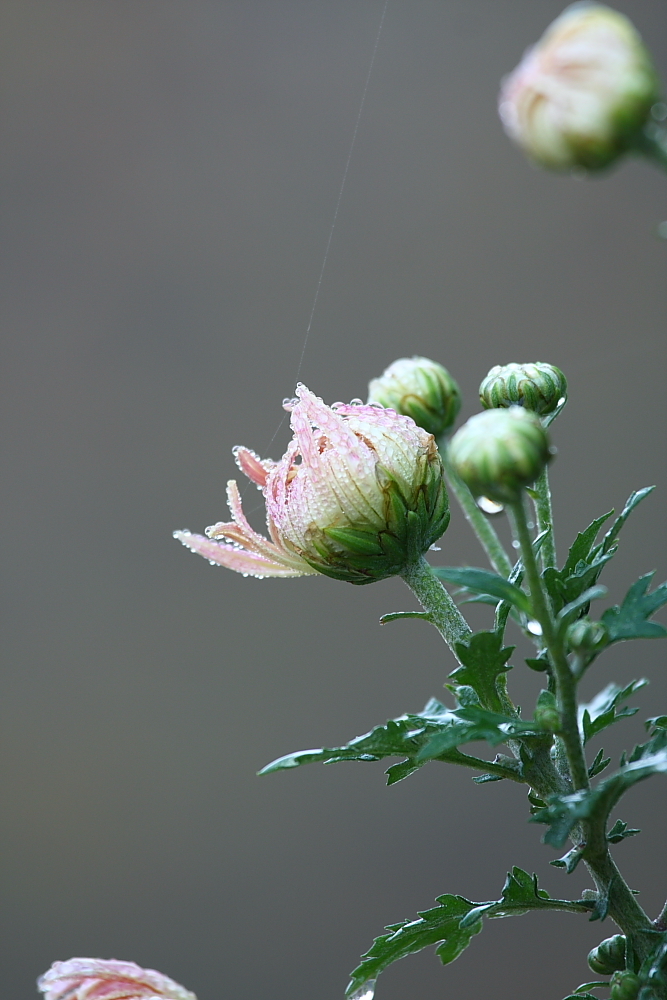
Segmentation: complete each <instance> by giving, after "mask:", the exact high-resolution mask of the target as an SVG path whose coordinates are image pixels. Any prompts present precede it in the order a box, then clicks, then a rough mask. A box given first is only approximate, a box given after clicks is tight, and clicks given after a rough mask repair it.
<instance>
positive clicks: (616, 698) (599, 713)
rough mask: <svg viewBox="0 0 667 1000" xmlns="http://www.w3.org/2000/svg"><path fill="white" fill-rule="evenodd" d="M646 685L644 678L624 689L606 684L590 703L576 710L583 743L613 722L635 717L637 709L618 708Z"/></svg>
mask: <svg viewBox="0 0 667 1000" xmlns="http://www.w3.org/2000/svg"><path fill="white" fill-rule="evenodd" d="M647 684H648V681H647V680H646V679H644V678H642V680H639V681H632V682H631V683H630V684H628V685H627V686H626V687H624V688H622V687H620V686H619V685H618V684H608V685H607V686H606V688H604V689H603V690H602V691H600V692H599V694H597V695H596V696H595V698H593V700H592V701H590V702H588V704H582V705H580V706H579V709H578V716H579V729H580V730H581V734H582V737H583V740H584V743H588V741H589V740H590V739H592V737H593V736H596V735H597V734H598V733H601V732H602V731H603V730H604V729H607V727H608V726H611V725H613V723H614V722H618V720H619V719H627V718H630V716H632V715H635V714H636V713H637V712H638V711H639V709H638V708H627V707H625V708H619V706H620V705H622V704H623V702H624V701H627V699H628V698H630V697H631V696H632V695H633V694H635V693H636V692H637V691H640V690H641V689H642V688H643V687H646V685H647Z"/></svg>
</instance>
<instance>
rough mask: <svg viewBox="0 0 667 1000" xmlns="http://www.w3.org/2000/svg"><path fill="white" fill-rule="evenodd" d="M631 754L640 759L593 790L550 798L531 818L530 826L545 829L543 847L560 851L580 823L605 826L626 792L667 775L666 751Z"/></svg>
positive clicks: (652, 748)
mask: <svg viewBox="0 0 667 1000" xmlns="http://www.w3.org/2000/svg"><path fill="white" fill-rule="evenodd" d="M635 750H636V751H639V752H640V756H638V757H637V758H636V759H635V760H633V761H631V762H630V763H628V764H625V765H624V766H622V767H620V768H619V769H618V771H616V772H615V773H614V774H611V775H610V776H609V777H608V778H606V779H605V780H603V781H601V782H600V784H599V785H598V786H597V787H596V788H593V789H591V790H590V791H579V792H572V793H571V794H570V795H552V796H550V798H549V800H548V803H547V805H546V807H545V808H544V809H539V810H538V811H537V812H536V813H535V814H534V815H533V816H532V817H531V822H532V823H546V824H547V825H548V827H549V829H548V830H547V832H546V833H545V835H544V838H543V840H544V843H545V844H551V845H552V847H556V848H560V847H563V846H564V844H565V842H566V840H567V838H568V837H569V835H570V833H571V831H572V828H573V827H574V826H575V825H576V824H577V823H579V822H581V821H582V820H592V821H596V822H600V823H606V821H607V817H608V816H609V813H610V812H611V810H612V809H613V807H614V806H615V805H616V803H617V802H618V800H619V799H620V798H621V796H622V795H623V793H624V792H626V791H627V789H628V788H631V787H632V785H635V784H636V783H637V782H638V781H643V780H644V779H645V778H649V777H650V776H651V775H652V774H667V748H665V747H662V748H661V749H658V750H656V748H655V744H654V743H653V742H649V743H647V744H645V745H644V746H643V747H641V748H635Z"/></svg>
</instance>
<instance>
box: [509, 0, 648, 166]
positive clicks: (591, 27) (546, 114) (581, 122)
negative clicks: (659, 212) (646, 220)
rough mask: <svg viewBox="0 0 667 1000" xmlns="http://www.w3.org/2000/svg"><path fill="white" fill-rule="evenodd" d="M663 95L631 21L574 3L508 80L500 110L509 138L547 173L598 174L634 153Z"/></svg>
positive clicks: (590, 5) (608, 10) (602, 7)
mask: <svg viewBox="0 0 667 1000" xmlns="http://www.w3.org/2000/svg"><path fill="white" fill-rule="evenodd" d="M658 96H659V89H658V80H657V76H656V72H655V69H654V68H653V64H652V62H651V58H650V56H649V54H648V53H647V51H646V49H645V48H644V46H643V44H642V41H641V38H640V37H639V35H638V33H637V31H636V30H635V28H634V26H633V25H632V23H631V22H630V21H629V20H628V18H627V17H625V16H624V15H623V14H620V13H619V12H618V11H615V10H612V9H611V8H610V7H606V6H605V5H604V4H599V3H575V4H572V6H571V7H567V8H566V10H564V11H563V13H562V14H561V15H560V17H558V18H556V20H555V21H554V22H553V24H551V25H550V26H549V27H548V28H547V30H546V32H545V33H544V35H543V36H542V38H541V39H540V41H539V42H538V43H537V44H536V45H535V46H534V47H533V48H531V49H529V50H528V51H527V52H526V54H525V56H524V57H523V59H522V61H521V63H520V64H519V66H517V68H516V69H515V70H514V72H513V73H511V74H510V76H508V77H507V78H506V79H505V80H504V81H503V85H502V89H501V93H500V100H499V110H500V117H501V118H502V121H503V124H504V126H505V130H506V131H507V133H508V134H509V135H510V136H511V138H512V139H514V140H515V141H516V142H517V143H518V144H519V145H520V146H522V147H523V148H524V150H525V151H526V153H527V154H528V155H529V156H530V157H531V158H532V159H533V160H535V161H536V162H537V163H539V164H540V165H541V166H543V167H549V168H551V169H553V170H571V169H573V168H576V167H579V168H584V169H586V170H598V169H601V168H603V167H606V166H608V165H609V164H610V163H612V162H613V161H614V160H615V159H616V158H617V157H618V156H620V155H621V154H622V153H624V152H626V151H627V150H628V149H629V148H631V146H632V145H633V143H634V142H635V141H636V139H637V137H638V135H639V133H640V132H641V129H642V127H643V126H644V124H645V123H646V121H647V118H648V115H649V111H650V108H651V105H652V104H653V103H654V101H656V100H658Z"/></svg>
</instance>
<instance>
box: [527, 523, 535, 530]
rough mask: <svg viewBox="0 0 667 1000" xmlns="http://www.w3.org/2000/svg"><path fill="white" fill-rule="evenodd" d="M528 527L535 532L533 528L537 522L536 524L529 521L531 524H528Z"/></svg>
mask: <svg viewBox="0 0 667 1000" xmlns="http://www.w3.org/2000/svg"><path fill="white" fill-rule="evenodd" d="M528 527H529V528H530V530H531V531H532V530H533V528H534V527H535V522H534V521H529V522H528Z"/></svg>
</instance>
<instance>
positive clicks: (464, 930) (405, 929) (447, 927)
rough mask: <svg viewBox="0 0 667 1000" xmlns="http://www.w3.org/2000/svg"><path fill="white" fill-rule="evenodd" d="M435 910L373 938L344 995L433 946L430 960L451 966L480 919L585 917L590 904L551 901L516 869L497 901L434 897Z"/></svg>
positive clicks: (391, 926)
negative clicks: (554, 913)
mask: <svg viewBox="0 0 667 1000" xmlns="http://www.w3.org/2000/svg"><path fill="white" fill-rule="evenodd" d="M436 902H437V903H438V906H435V907H433V908H432V909H430V910H425V911H423V912H421V913H419V914H418V915H417V919H416V920H405V921H401V922H400V923H397V924H389V925H388V926H387V928H386V930H387V931H388V933H387V934H382V935H380V937H378V938H376V939H375V941H374V942H373V944H372V946H371V948H370V949H369V951H367V952H366V954H365V955H363V956H362V960H361V963H360V964H359V965H358V967H357V968H356V969H355V970H354V972H353V973H352V978H351V980H350V983H349V985H348V987H347V990H346V995H347V996H348V997H349V996H351V995H355V996H356V995H357V993H358V992H359V991H361V990H362V989H363V987H364V986H366V985H370V984H371V983H374V982H375V980H376V979H377V977H378V976H379V975H380V973H381V972H383V971H384V970H385V969H386V968H387V967H388V966H389V965H391V964H392V963H393V962H396V961H398V960H399V959H401V958H405V957H406V956H407V955H413V954H415V953H416V952H418V951H422V950H423V949H424V948H428V947H429V946H430V945H433V944H435V945H437V948H436V954H437V955H438V957H439V958H440V961H441V962H442V963H443V965H447V964H448V963H449V962H453V961H454V960H455V959H456V958H458V957H459V955H460V954H461V952H462V951H463V950H464V949H465V948H466V947H467V946H468V945H469V943H470V940H471V938H472V937H473V936H474V935H475V934H477V933H479V931H480V930H481V929H482V922H483V920H482V918H483V917H485V916H488V917H509V916H519V915H521V914H522V913H526V912H527V911H528V910H565V911H569V912H575V913H585V912H589V911H590V909H591V906H592V904H590V903H588V902H587V901H585V900H567V899H551V898H550V897H549V895H548V893H546V892H545V891H544V890H543V889H539V888H538V885H537V876H535V875H532V876H531V875H529V874H528V873H527V872H525V871H523V870H522V869H521V868H516V867H514V868H512V871H511V872H509V873H508V875H507V879H506V880H505V885H504V887H503V892H502V896H501V898H500V899H498V900H492V901H490V902H485V903H473V902H472V901H471V900H469V899H465V897H463V896H451V895H444V896H438V898H437V900H436Z"/></svg>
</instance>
